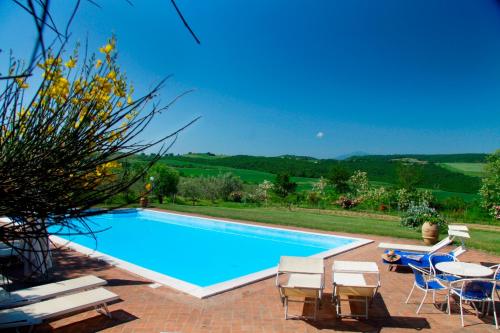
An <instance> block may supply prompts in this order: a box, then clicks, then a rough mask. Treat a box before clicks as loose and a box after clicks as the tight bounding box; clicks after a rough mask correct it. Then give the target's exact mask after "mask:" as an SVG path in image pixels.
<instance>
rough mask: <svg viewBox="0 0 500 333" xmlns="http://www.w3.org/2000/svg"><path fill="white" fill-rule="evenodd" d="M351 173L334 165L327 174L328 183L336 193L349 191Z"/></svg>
mask: <svg viewBox="0 0 500 333" xmlns="http://www.w3.org/2000/svg"><path fill="white" fill-rule="evenodd" d="M350 177H351V173H350V172H349V170H347V169H346V168H345V167H343V166H340V165H335V166H334V167H332V169H331V170H330V172H329V173H328V181H329V182H330V184H331V185H332V186H333V187H334V188H335V191H336V192H337V193H346V192H348V191H349V178H350Z"/></svg>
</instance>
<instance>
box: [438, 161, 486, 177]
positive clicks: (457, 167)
mask: <svg viewBox="0 0 500 333" xmlns="http://www.w3.org/2000/svg"><path fill="white" fill-rule="evenodd" d="M439 165H440V166H442V167H443V168H445V169H447V170H450V171H453V172H459V173H463V174H464V175H468V176H473V177H482V176H483V174H484V166H485V163H439Z"/></svg>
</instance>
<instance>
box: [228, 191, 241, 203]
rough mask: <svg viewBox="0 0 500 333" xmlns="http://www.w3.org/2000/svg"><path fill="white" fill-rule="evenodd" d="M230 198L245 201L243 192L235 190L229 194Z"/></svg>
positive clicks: (235, 200) (234, 200)
mask: <svg viewBox="0 0 500 333" xmlns="http://www.w3.org/2000/svg"><path fill="white" fill-rule="evenodd" d="M229 200H231V201H233V202H242V201H243V192H240V191H235V192H231V193H230V194H229Z"/></svg>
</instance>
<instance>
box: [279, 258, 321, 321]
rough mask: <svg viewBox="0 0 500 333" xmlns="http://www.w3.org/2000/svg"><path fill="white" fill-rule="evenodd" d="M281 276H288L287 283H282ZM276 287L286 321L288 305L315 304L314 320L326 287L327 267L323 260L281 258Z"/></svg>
mask: <svg viewBox="0 0 500 333" xmlns="http://www.w3.org/2000/svg"><path fill="white" fill-rule="evenodd" d="M280 274H286V275H287V277H288V279H287V281H286V282H284V283H281V282H280ZM276 286H277V287H278V289H279V292H280V297H281V301H282V303H283V305H284V306H285V319H288V303H289V302H300V303H312V304H314V315H313V316H312V318H313V319H316V314H317V311H318V307H319V304H320V301H321V296H322V293H323V289H324V286H325V266H324V263H323V259H322V258H305V257H287V256H283V257H281V258H280V262H279V265H278V271H277V273H276ZM310 299H312V300H310Z"/></svg>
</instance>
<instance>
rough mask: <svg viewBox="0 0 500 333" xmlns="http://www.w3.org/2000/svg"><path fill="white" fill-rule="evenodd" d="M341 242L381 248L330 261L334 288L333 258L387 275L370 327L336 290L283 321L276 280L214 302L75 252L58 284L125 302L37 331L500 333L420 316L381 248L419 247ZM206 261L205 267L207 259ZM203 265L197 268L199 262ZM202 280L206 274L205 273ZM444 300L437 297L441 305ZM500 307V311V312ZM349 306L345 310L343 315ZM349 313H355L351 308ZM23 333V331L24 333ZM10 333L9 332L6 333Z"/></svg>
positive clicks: (469, 257)
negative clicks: (372, 264) (82, 282)
mask: <svg viewBox="0 0 500 333" xmlns="http://www.w3.org/2000/svg"><path fill="white" fill-rule="evenodd" d="M335 234H338V235H346V236H355V237H364V238H369V239H373V240H374V241H375V242H374V243H372V244H368V245H365V246H363V247H360V248H357V249H355V250H352V251H349V252H347V253H343V254H340V255H337V256H335V257H333V258H330V259H328V260H326V267H327V276H326V281H327V282H331V265H332V262H333V260H334V259H338V260H363V261H377V262H378V263H379V268H380V270H381V281H382V287H381V288H380V290H379V291H380V293H379V295H378V296H377V297H376V298H375V300H374V302H373V305H372V307H371V308H370V318H369V319H368V320H364V319H363V320H356V319H345V318H344V319H342V320H340V319H336V317H335V311H334V307H333V306H332V304H331V301H330V300H331V293H332V287H331V283H327V288H326V291H325V294H324V296H323V300H322V306H321V309H320V311H319V314H318V319H317V320H316V321H308V320H302V319H289V320H285V319H284V309H283V307H282V305H281V302H280V300H279V297H278V291H277V290H276V287H275V286H274V280H273V278H269V279H266V280H263V281H260V282H256V283H253V284H250V285H247V286H244V287H241V288H237V289H234V290H232V291H228V292H225V293H222V294H219V295H215V296H212V297H209V298H207V299H197V298H195V297H193V296H190V295H187V294H184V293H181V292H179V291H176V290H174V289H171V288H169V287H165V286H161V287H159V288H156V289H153V288H151V287H150V286H149V285H150V283H151V281H148V280H145V279H143V278H141V277H139V276H136V275H134V274H132V273H129V272H128V271H124V270H121V269H118V268H116V267H112V266H109V265H108V264H106V263H104V262H101V261H98V260H95V259H90V258H88V257H85V256H83V255H81V254H79V253H77V252H74V251H70V250H66V249H64V250H58V251H56V253H55V264H56V267H57V275H56V279H63V278H72V277H77V276H81V275H86V274H94V275H96V276H99V277H101V278H103V279H106V280H107V281H108V286H107V287H106V288H107V289H109V290H111V291H112V292H114V293H116V294H118V295H120V298H121V301H120V302H117V303H115V304H112V305H110V307H109V308H110V311H111V312H112V315H113V319H109V318H107V317H105V316H102V315H99V314H97V313H96V312H95V311H88V312H85V313H79V314H76V315H73V316H69V317H64V318H61V319H59V320H53V321H50V322H48V323H46V324H43V325H40V326H38V327H37V328H36V332H59V333H63V332H75V333H76V332H85V333H88V332H101V331H102V332H130V333H139V332H168V333H181V332H182V333H192V332H207V333H243V332H255V333H257V332H258V333H263V332H265V333H267V332H269V333H279V332H320V331H321V332H330V331H347V332H379V331H383V332H399V331H415V330H428V331H443V332H444V331H451V332H456V331H464V332H489V331H491V332H495V331H496V330H495V327H494V325H493V324H492V323H493V318H492V316H487V317H485V318H477V317H476V316H475V315H474V313H473V312H472V311H471V308H470V307H466V309H467V310H468V311H466V315H465V323H466V327H465V328H464V329H463V328H462V327H461V325H460V315H459V313H458V312H457V311H458V307H457V306H453V303H452V308H453V312H452V315H451V316H448V315H447V314H445V313H443V312H442V311H440V310H439V309H438V308H437V307H435V306H434V305H433V304H431V303H430V302H432V297H431V296H429V297H428V300H427V303H426V304H424V306H423V308H422V310H421V313H420V315H417V314H415V311H416V309H417V306H418V304H417V303H418V302H419V301H420V300H421V297H422V293H421V292H419V291H415V292H414V296H413V299H412V300H411V303H410V304H405V303H404V301H405V299H406V296H407V294H408V292H409V290H410V287H411V285H412V283H413V275H412V274H411V272H409V271H406V270H398V271H397V272H394V271H388V270H387V269H386V266H384V265H382V264H381V263H380V254H381V250H379V249H377V244H378V243H379V242H381V241H384V242H399V243H415V242H412V241H408V240H401V239H394V238H388V237H377V236H371V235H370V236H367V235H353V234H343V233H335ZM460 259H461V260H462V261H469V262H477V263H484V264H485V263H497V262H500V258H499V257H497V256H493V255H489V254H486V253H482V252H479V251H474V250H469V251H467V252H466V253H465V254H463V255H462V256H461V257H460ZM200 260H203V258H202V257H200ZM193 265H196V263H193ZM200 274H203V272H200ZM440 299H444V298H443V297H442V296H441V298H440V297H439V296H438V297H437V300H440ZM499 303H500V302H497V304H496V305H497V311H498V312H499V313H500V306H499ZM346 306H347V304H344V307H343V308H344V309H345V308H346ZM347 310H349V309H348V307H347ZM312 311H313V308H312V307H311V306H310V305H303V304H293V305H291V306H290V310H289V312H290V314H292V315H310V314H312ZM24 331H27V330H24ZM24 331H22V332H24ZM2 332H3V331H2Z"/></svg>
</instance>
